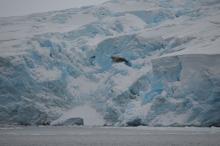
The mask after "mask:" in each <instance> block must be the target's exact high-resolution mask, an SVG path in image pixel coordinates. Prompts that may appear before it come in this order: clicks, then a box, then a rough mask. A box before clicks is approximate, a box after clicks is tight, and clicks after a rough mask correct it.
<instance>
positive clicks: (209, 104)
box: [0, 0, 220, 126]
mask: <svg viewBox="0 0 220 146" xmlns="http://www.w3.org/2000/svg"><path fill="white" fill-rule="evenodd" d="M219 46H220V2H219V0H209V1H206V0H194V1H191V0H110V1H108V2H105V3H103V4H100V5H98V6H88V7H81V8H73V9H67V10H62V11H52V12H46V13H38V14H31V15H26V16H17V17H6V18H4V17H2V18H0V124H1V125H5V124H9V125H11V124H12V125H13V124H16V125H53V124H54V123H56V122H57V121H59V122H60V121H62V120H68V118H69V119H71V118H75V117H76V116H77V117H79V118H84V122H85V123H87V124H88V125H109V126H140V125H143V126H146V125H147V126H220V117H219V115H220V49H219ZM116 58H117V59H120V60H121V61H115V60H114V59H116ZM81 109H82V112H81ZM80 114H81V117H80ZM88 115H93V116H88ZM94 117H96V118H94ZM96 120H97V121H96Z"/></svg>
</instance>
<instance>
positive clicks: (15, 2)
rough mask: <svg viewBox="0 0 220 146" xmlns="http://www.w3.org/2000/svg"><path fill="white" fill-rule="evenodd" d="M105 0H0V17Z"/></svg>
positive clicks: (78, 5)
mask: <svg viewBox="0 0 220 146" xmlns="http://www.w3.org/2000/svg"><path fill="white" fill-rule="evenodd" d="M104 1H107V0H0V17H7V16H18V15H25V14H30V13H35V12H46V11H50V10H61V9H67V8H73V7H80V6H86V5H96V4H99V3H102V2H104Z"/></svg>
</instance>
